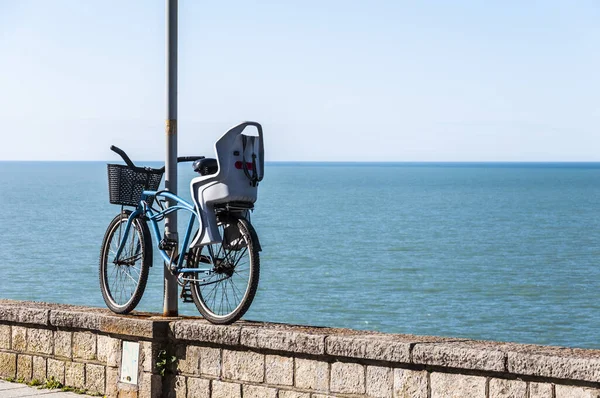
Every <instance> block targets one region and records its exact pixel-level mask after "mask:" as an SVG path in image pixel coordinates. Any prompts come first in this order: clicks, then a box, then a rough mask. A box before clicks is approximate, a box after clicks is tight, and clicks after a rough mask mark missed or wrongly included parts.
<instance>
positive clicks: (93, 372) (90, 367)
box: [85, 363, 106, 394]
mask: <svg viewBox="0 0 600 398" xmlns="http://www.w3.org/2000/svg"><path fill="white" fill-rule="evenodd" d="M105 369H106V368H105V367H104V366H102V365H94V364H91V363H88V364H86V365H85V389H86V390H89V391H91V392H94V393H99V394H104V391H105V388H104V385H105V381H106V375H105V371H106V370H105Z"/></svg>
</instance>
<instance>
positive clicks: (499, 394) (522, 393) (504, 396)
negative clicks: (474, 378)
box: [490, 379, 527, 398]
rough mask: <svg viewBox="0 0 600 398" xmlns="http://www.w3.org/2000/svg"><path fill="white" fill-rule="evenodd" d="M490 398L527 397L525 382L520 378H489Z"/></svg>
mask: <svg viewBox="0 0 600 398" xmlns="http://www.w3.org/2000/svg"><path fill="white" fill-rule="evenodd" d="M490 398H527V383H526V382H524V381H521V380H504V379H490Z"/></svg>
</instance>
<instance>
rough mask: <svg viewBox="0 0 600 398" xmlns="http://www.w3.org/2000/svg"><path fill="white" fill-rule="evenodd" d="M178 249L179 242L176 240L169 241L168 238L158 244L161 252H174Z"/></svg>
mask: <svg viewBox="0 0 600 398" xmlns="http://www.w3.org/2000/svg"><path fill="white" fill-rule="evenodd" d="M176 247H177V241H176V240H174V239H167V238H163V239H162V240H161V241H160V242H159V243H158V248H159V249H160V250H173V249H174V248H176Z"/></svg>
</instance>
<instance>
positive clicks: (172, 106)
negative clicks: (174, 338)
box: [163, 0, 178, 316]
mask: <svg viewBox="0 0 600 398" xmlns="http://www.w3.org/2000/svg"><path fill="white" fill-rule="evenodd" d="M166 26H167V29H166V31H167V32H166V33H167V48H166V50H167V51H166V53H167V119H166V133H167V153H166V161H165V189H166V190H168V191H170V192H171V193H173V194H175V195H176V194H177V0H166ZM168 205H169V206H171V205H174V203H170V202H169V204H168ZM165 238H167V239H170V240H174V241H175V242H178V237H177V212H172V213H169V214H167V215H166V216H165ZM176 247H177V246H176ZM164 285H165V289H164V301H163V316H177V315H178V310H177V304H178V302H177V291H178V288H177V280H176V278H175V276H173V274H172V273H171V272H170V270H169V269H168V268H167V267H166V266H165V267H164Z"/></svg>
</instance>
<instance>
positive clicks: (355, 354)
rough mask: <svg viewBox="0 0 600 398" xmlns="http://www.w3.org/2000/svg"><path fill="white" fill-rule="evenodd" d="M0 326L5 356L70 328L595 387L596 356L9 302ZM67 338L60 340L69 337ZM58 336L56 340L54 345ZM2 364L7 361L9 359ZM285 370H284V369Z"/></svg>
mask: <svg viewBox="0 0 600 398" xmlns="http://www.w3.org/2000/svg"><path fill="white" fill-rule="evenodd" d="M2 325H13V326H12V328H9V327H8V326H3V327H0V347H1V348H3V349H4V350H6V352H7V353H6V354H4V355H5V356H6V355H9V356H10V355H13V354H12V353H14V352H27V353H29V355H31V353H33V354H35V353H38V352H42V353H44V354H45V355H50V354H49V353H48V349H47V348H43V349H36V350H33V351H31V353H30V350H29V348H28V347H29V346H30V345H27V346H24V345H23V344H21V340H23V341H24V338H25V336H26V334H25V332H26V329H27V327H28V326H29V327H31V328H33V329H39V328H42V329H43V328H46V329H51V330H59V332H55V334H56V333H59V334H60V333H63V332H61V331H63V330H70V329H73V330H74V331H75V333H74V335H75V337H78V336H79V335H78V334H77V333H78V332H77V331H83V332H85V331H90V332H92V333H99V334H101V335H112V336H124V338H127V337H131V338H134V339H137V340H139V339H141V340H151V341H153V342H163V341H165V342H166V341H167V340H169V341H176V342H186V344H190V345H193V346H194V345H195V346H207V347H209V348H207V350H212V349H216V348H220V349H234V350H236V351H253V352H260V353H261V354H263V355H271V356H270V357H269V360H270V361H272V360H273V358H278V360H279V361H280V362H281V364H286V363H287V362H285V361H287V359H286V358H291V357H298V356H299V357H301V358H308V359H311V360H312V359H315V360H319V361H323V362H326V363H335V362H337V361H342V362H348V361H354V362H357V363H359V364H362V365H365V366H366V365H369V366H372V363H373V362H380V363H381V364H377V366H392V367H397V366H406V367H408V368H409V369H435V370H436V372H437V371H438V370H439V369H443V368H447V369H449V370H448V371H450V372H455V371H457V370H466V371H468V372H467V374H481V375H486V374H490V375H495V374H510V375H512V376H511V377H516V378H519V377H530V378H540V379H541V381H545V380H572V381H575V382H583V383H600V350H585V349H572V348H561V347H547V346H537V345H524V344H509V343H499V342H490V341H474V340H466V339H450V338H441V337H432V336H411V335H397V334H384V333H375V332H366V331H357V330H350V329H333V328H318V327H307V326H294V325H283V324H270V323H260V322H238V323H236V324H234V325H229V326H219V325H212V324H210V323H208V322H207V321H205V320H203V319H201V318H199V317H186V318H172V319H165V318H162V317H160V316H158V315H157V314H147V313H134V314H133V315H129V316H118V315H115V314H113V313H112V312H110V311H109V310H106V309H101V308H88V307H80V306H69V305H61V304H49V303H35V302H21V301H11V300H0V326H2ZM69 333H70V332H69ZM69 333H67V334H66V335H65V338H68V339H70V338H71V337H70V336H71V334H69ZM38 334H39V333H37V334H36V333H34V332H32V331H31V330H30V332H28V334H27V336H28V337H27V338H28V339H31V338H34V337H35V336H36V335H38ZM61 336H62V335H60V336H59V335H57V336H56V338H58V337H61ZM69 341H70V340H69ZM102 341H104V340H102ZM177 344H179V343H177ZM9 346H10V348H9ZM23 347H25V348H23ZM31 347H34V345H31ZM58 347H60V346H59V340H57V342H56V348H55V351H56V353H58V352H59V351H58V349H59V348H58ZM210 347H214V348H210ZM207 352H208V351H207ZM211 355H212V354H211ZM227 358H229V357H227ZM231 358H235V357H231ZM9 359H10V361H12V360H13V359H14V358H12V357H10V358H9ZM15 360H16V359H15ZM236 360H237V359H236ZM263 360H264V359H263ZM10 361H8V360H7V363H8V365H10V366H12V365H11V363H12V362H10ZM207 363H208V362H207ZM229 363H230V362H227V364H229ZM233 363H237V362H233ZM307 363H308V362H307ZM8 365H7V366H8ZM362 365H361V366H362ZM202 366H204V365H202ZM219 366H220V365H219ZM236 366H237V365H236ZM278 366H279V365H278ZM281 366H283V365H281ZM286 366H287V367H290V366H291V362H290V364H288V365H286ZM342 368H343V367H342ZM11 369H12V368H11ZM286 369H287V368H286ZM335 369H338V368H337V367H336V368H335ZM373 372H375V370H373ZM486 372H487V373H486ZM5 373H6V372H5ZM269 377H271V376H269ZM386 377H387V376H386Z"/></svg>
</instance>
